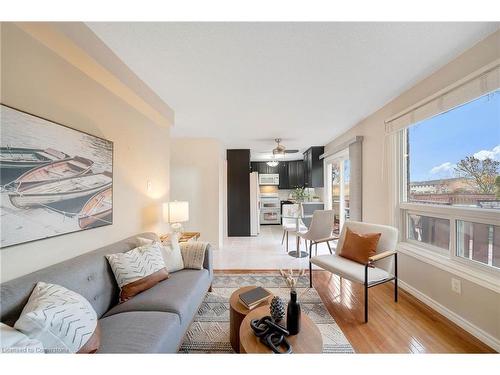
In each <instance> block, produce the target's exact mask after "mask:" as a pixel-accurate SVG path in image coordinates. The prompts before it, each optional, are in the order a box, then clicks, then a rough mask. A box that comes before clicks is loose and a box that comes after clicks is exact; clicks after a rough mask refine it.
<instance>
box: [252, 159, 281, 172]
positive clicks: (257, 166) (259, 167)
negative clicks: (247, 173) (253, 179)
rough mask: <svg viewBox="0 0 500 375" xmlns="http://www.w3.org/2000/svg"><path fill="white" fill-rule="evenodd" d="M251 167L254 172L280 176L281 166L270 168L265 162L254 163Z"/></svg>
mask: <svg viewBox="0 0 500 375" xmlns="http://www.w3.org/2000/svg"><path fill="white" fill-rule="evenodd" d="M280 164H281V163H280ZM250 165H251V168H252V172H258V173H259V174H279V164H278V166H277V167H270V166H269V165H267V163H266V162H265V161H252V162H251V163H250Z"/></svg>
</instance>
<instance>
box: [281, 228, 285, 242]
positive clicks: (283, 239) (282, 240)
mask: <svg viewBox="0 0 500 375" xmlns="http://www.w3.org/2000/svg"><path fill="white" fill-rule="evenodd" d="M285 234H286V230H284V229H283V238H281V244H282V245H283V242H284V241H285Z"/></svg>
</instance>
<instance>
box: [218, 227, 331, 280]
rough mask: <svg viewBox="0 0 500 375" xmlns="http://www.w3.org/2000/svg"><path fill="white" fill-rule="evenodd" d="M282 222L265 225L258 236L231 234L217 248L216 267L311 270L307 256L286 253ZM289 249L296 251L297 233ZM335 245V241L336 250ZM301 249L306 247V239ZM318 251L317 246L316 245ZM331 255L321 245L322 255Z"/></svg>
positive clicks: (226, 268)
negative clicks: (297, 256)
mask: <svg viewBox="0 0 500 375" xmlns="http://www.w3.org/2000/svg"><path fill="white" fill-rule="evenodd" d="M282 236H283V231H282V229H281V225H261V227H260V234H259V235H258V236H255V237H227V238H225V239H224V244H223V246H222V248H220V249H216V250H214V268H215V269H216V270H245V269H248V270H276V269H282V268H283V269H289V268H293V269H302V268H305V269H307V268H308V267H309V262H308V260H307V258H294V257H291V256H289V255H288V254H287V253H286V250H285V249H286V248H285V243H284V244H283V245H281V238H282ZM289 241H290V243H289V250H295V235H293V234H290V238H289ZM334 248H335V245H334V244H333V243H332V249H334ZM301 250H305V245H304V241H302V243H301ZM313 254H314V248H313ZM319 254H329V251H328V247H327V246H326V244H320V245H318V255H319Z"/></svg>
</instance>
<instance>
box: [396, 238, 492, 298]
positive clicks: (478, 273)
mask: <svg viewBox="0 0 500 375" xmlns="http://www.w3.org/2000/svg"><path fill="white" fill-rule="evenodd" d="M398 252H400V253H402V254H405V255H408V256H411V257H413V258H415V259H418V260H420V261H422V262H424V263H427V264H430V265H432V266H434V267H437V268H439V269H442V270H444V271H447V272H450V273H452V274H454V275H456V276H458V277H460V278H463V279H466V280H468V281H471V282H473V283H475V284H478V285H480V286H482V287H485V288H487V289H490V290H492V291H494V292H496V293H500V278H499V276H498V272H497V271H496V270H491V272H487V271H485V270H482V269H479V267H476V266H474V265H470V264H465V263H463V262H459V261H456V260H453V259H450V258H448V257H446V256H443V255H440V254H436V253H433V252H431V251H429V250H428V249H425V248H423V247H420V246H416V245H413V244H410V243H408V242H401V243H400V244H399V245H398Z"/></svg>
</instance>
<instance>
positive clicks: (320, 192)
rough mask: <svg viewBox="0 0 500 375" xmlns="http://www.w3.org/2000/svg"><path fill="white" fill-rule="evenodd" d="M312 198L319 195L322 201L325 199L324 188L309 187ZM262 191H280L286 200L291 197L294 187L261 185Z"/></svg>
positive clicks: (281, 198)
mask: <svg viewBox="0 0 500 375" xmlns="http://www.w3.org/2000/svg"><path fill="white" fill-rule="evenodd" d="M308 190H309V193H310V196H311V198H312V197H313V196H318V197H319V200H320V201H323V188H309V189H308ZM260 192H261V193H278V196H279V198H280V200H282V201H284V200H287V199H289V198H291V195H292V193H293V190H292V189H278V187H277V186H268V185H265V186H260Z"/></svg>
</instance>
